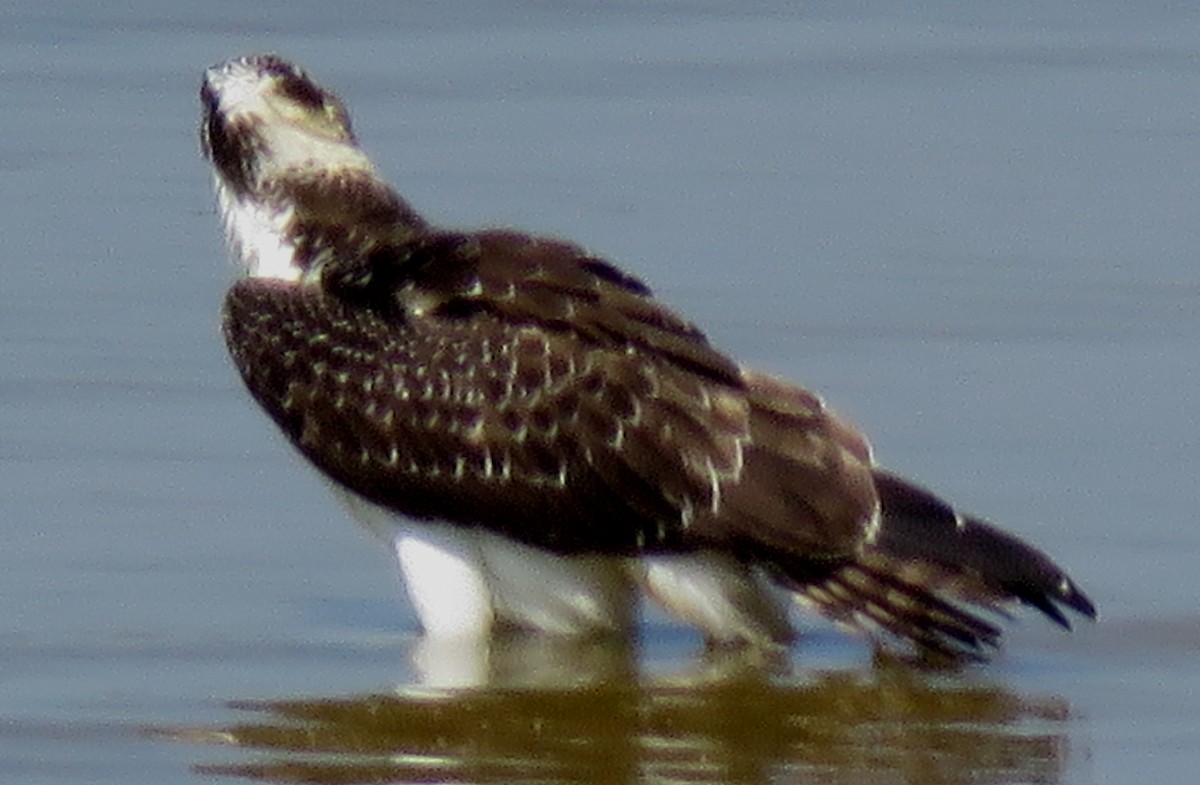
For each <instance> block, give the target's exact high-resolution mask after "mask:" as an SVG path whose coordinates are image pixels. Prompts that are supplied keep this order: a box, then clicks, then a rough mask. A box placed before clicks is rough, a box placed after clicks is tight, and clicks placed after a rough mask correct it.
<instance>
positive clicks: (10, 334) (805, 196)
mask: <svg viewBox="0 0 1200 785" xmlns="http://www.w3.org/2000/svg"><path fill="white" fill-rule="evenodd" d="M0 20H2V21H3V24H0V39H2V40H3V44H4V45H3V47H0V99H2V100H3V104H4V106H5V107H6V120H5V126H4V127H5V133H4V134H2V135H0V170H2V172H3V175H4V176H3V177H0V204H3V206H4V209H3V211H2V213H0V236H3V238H4V241H5V244H4V249H5V259H4V268H3V269H4V274H5V277H4V286H3V288H0V330H2V332H0V335H2V337H0V498H2V499H3V500H4V501H3V505H2V508H0V510H2V513H0V515H2V517H0V521H2V522H3V525H4V526H5V534H6V537H5V547H4V548H3V549H2V550H0V596H3V597H4V603H3V606H2V608H3V609H2V610H0V620H2V622H3V623H2V624H0V651H2V652H3V654H2V657H3V660H2V662H3V667H2V668H0V778H3V779H5V780H9V781H13V782H22V783H39V782H54V783H61V782H73V781H78V782H100V783H104V782H114V783H116V782H120V783H128V782H142V781H145V782H157V783H173V782H195V781H198V780H201V779H212V778H213V777H217V778H218V779H224V780H225V781H237V780H238V779H244V778H259V779H266V780H271V781H281V782H289V781H372V777H374V778H375V780H378V779H380V778H383V779H396V780H401V781H403V780H410V781H415V780H422V779H430V778H435V779H458V780H459V781H494V782H500V781H521V780H525V781H538V780H539V779H540V780H542V781H549V780H552V779H556V778H561V779H588V778H592V779H597V780H599V779H602V778H603V777H604V775H605V773H606V772H608V773H615V778H616V779H622V778H623V779H626V780H638V779H641V780H651V779H655V778H658V779H668V778H674V779H677V780H680V781H723V780H736V781H744V782H766V781H772V780H779V779H782V780H787V779H812V780H815V781H829V782H864V781H872V780H874V781H881V782H912V783H924V782H961V781H976V782H998V783H999V782H1055V783H1057V782H1064V783H1074V782H1080V783H1082V782H1093V781H1106V782H1122V781H1135V780H1136V781H1140V780H1145V779H1149V778H1153V779H1154V780H1155V781H1156V782H1158V783H1160V784H1161V785H1169V783H1176V782H1178V783H1184V782H1191V781H1192V780H1193V778H1194V772H1195V770H1196V768H1197V766H1198V765H1200V757H1198V753H1197V750H1200V718H1198V716H1197V715H1198V714H1200V712H1198V711H1197V704H1196V701H1195V699H1194V698H1193V697H1192V696H1194V695H1196V694H1200V684H1198V683H1197V682H1198V681H1200V680H1198V679H1197V667H1196V663H1197V661H1198V660H1197V656H1196V655H1197V652H1198V651H1200V616H1198V615H1197V613H1196V608H1197V607H1200V580H1197V578H1196V577H1195V568H1194V565H1195V564H1196V562H1197V556H1198V551H1200V548H1198V544H1200V542H1198V540H1200V534H1198V533H1197V531H1198V530H1197V527H1196V526H1195V525H1194V522H1195V514H1196V513H1195V511H1196V510H1197V509H1200V491H1198V483H1197V482H1196V478H1197V477H1200V459H1198V458H1197V457H1196V456H1197V455H1200V449H1198V447H1200V427H1198V424H1197V415H1196V411H1197V407H1196V405H1195V399H1196V392H1195V391H1196V390H1197V388H1198V382H1200V359H1198V358H1200V355H1198V354H1197V350H1196V346H1197V345H1198V344H1200V341H1198V339H1200V305H1198V302H1200V297H1198V295H1200V273H1198V272H1197V266H1196V262H1195V259H1196V249H1197V247H1200V241H1198V240H1200V238H1197V229H1196V227H1197V225H1198V224H1197V221H1196V214H1197V207H1198V206H1200V190H1198V187H1197V185H1196V184H1197V183H1200V171H1197V169H1198V168H1200V163H1198V162H1200V157H1198V156H1197V155H1196V154H1195V153H1196V149H1197V144H1198V141H1200V136H1198V135H1197V129H1198V128H1200V122H1197V117H1196V110H1195V108H1194V107H1195V106H1196V105H1197V102H1196V96H1195V92H1196V90H1195V85H1196V84H1197V83H1198V80H1197V76H1200V60H1198V59H1197V57H1196V55H1195V53H1196V52H1197V51H1200V20H1198V19H1197V17H1196V15H1195V14H1193V13H1192V12H1191V11H1189V10H1188V9H1186V8H1184V7H1182V6H1172V7H1167V6H1164V7H1161V8H1155V9H1143V8H1140V7H1139V8H1136V9H1135V8H1133V7H1130V6H1128V5H1127V4H1118V3H1101V4H1093V5H1092V6H1089V8H1088V9H1086V12H1081V11H1079V10H1078V9H1072V10H1070V11H1066V10H1063V11H1059V10H1055V9H1047V8H1044V7H1043V4H1038V3H1023V2H1018V3H1006V4H1004V5H1003V6H988V7H986V8H980V9H971V8H963V7H962V4H958V3H940V4H939V3H902V4H899V5H898V4H895V3H866V4H861V3H860V4H856V5H853V6H847V5H845V4H842V3H808V4H803V5H801V6H796V5H795V4H791V3H783V2H777V1H776V2H773V1H771V0H763V2H750V3H724V2H715V1H714V2H685V3H681V2H648V3H628V4H621V3H614V4H587V3H562V4H546V3H536V2H499V3H468V2H447V3H420V2H413V3H405V4H400V5H394V4H390V3H378V4H375V3H358V4H354V5H353V6H350V7H347V8H341V7H338V8H334V7H333V6H330V5H329V4H324V5H317V4H314V5H312V6H311V7H309V6H306V5H304V4H300V5H297V4H295V3H287V4H284V3H262V4H256V5H254V6H253V7H250V8H245V7H243V4H240V3H224V2H212V3H206V4H202V5H197V6H195V7H194V8H192V9H190V10H185V11H180V10H177V9H174V8H172V7H170V6H168V5H166V4H155V3H151V2H144V3H134V4H125V5H122V6H106V7H104V8H99V7H97V8H86V9H84V8H81V7H78V6H77V5H76V4H70V3H58V2H42V3H36V4H34V3H29V4H15V5H10V6H9V7H7V8H6V9H5V10H4V11H0ZM265 50H274V51H278V52H280V53H282V54H285V55H286V56H289V57H292V58H294V59H296V60H298V61H300V62H302V63H304V64H305V65H306V66H307V67H308V68H309V69H310V70H311V71H313V72H314V73H315V74H317V75H318V76H319V77H320V78H322V80H323V81H325V82H326V83H328V84H331V85H333V86H335V87H337V88H338V89H339V90H340V92H342V94H343V95H344V96H345V98H346V99H347V101H348V103H349V105H350V106H351V108H352V110H354V112H355V118H356V128H357V130H358V132H359V135H360V137H361V138H362V140H363V141H364V143H365V145H366V146H367V147H368V149H369V150H370V151H371V152H372V153H373V154H375V156H376V157H377V159H378V160H379V162H380V165H381V166H382V168H383V169H384V170H385V172H387V174H388V176H389V177H390V178H391V179H393V180H394V181H395V183H396V184H397V185H398V187H399V188H400V189H401V190H402V191H403V192H404V193H405V194H406V195H407V196H408V197H409V198H410V199H411V200H412V201H413V202H414V204H415V205H416V206H418V207H419V208H420V209H422V210H423V211H425V212H426V213H427V214H428V215H429V216H430V217H431V218H433V219H434V220H436V221H439V222H443V223H448V224H454V225H478V224H485V223H486V224H501V225H514V226H521V227H525V228H530V229H535V230H539V231H544V232H548V233H552V234H557V235H562V236H567V237H571V238H574V239H576V240H579V241H581V242H583V243H585V244H586V245H588V247H589V248H591V249H593V250H595V251H596V252H598V253H602V254H604V255H606V256H608V257H610V258H612V259H613V260H615V261H618V262H619V263H621V264H622V265H624V266H626V267H628V268H630V269H632V270H635V271H636V272H638V273H639V274H640V275H643V276H644V277H645V278H646V279H647V280H648V281H649V282H650V283H651V284H652V285H653V286H654V287H655V288H656V290H657V291H658V292H659V294H660V295H661V296H663V297H664V298H666V299H667V300H668V301H670V302H671V303H673V304H675V305H676V306H678V307H679V308H680V309H681V310H683V311H685V312H686V313H688V314H689V315H690V316H691V317H692V318H694V319H695V320H696V321H697V322H698V323H700V324H702V325H704V326H705V327H706V329H707V330H708V331H709V332H710V334H711V336H712V337H713V339H714V341H716V342H717V343H718V344H719V345H721V346H722V347H725V348H727V349H728V350H729V351H730V352H731V353H733V354H735V355H736V356H738V357H740V358H742V359H744V360H746V361H749V362H753V363H755V364H757V365H759V366H762V367H765V368H768V369H770V370H773V371H776V372H779V373H782V374H784V375H787V376H789V377H792V378H795V379H798V380H802V381H804V382H806V383H807V384H809V385H811V386H812V387H814V388H815V389H818V390H820V391H821V392H822V393H823V394H825V395H826V396H827V398H828V399H829V400H831V401H832V402H833V403H834V404H835V406H836V407H837V408H838V409H839V410H840V411H842V412H844V413H845V414H846V415H847V416H849V417H850V418H851V419H852V420H854V421H855V422H857V423H859V424H860V425H862V426H863V427H864V429H865V430H866V431H867V432H868V433H869V434H871V435H872V437H873V439H874V441H875V443H876V447H877V451H878V454H879V456H880V458H881V460H883V461H884V462H885V463H887V464H888V465H889V466H891V467H893V468H895V469H897V470H899V471H901V472H902V473H906V474H909V475H912V476H914V477H917V478H919V479H920V480H921V481H923V482H924V483H926V484H928V485H931V486H933V487H935V488H937V489H939V490H940V491H942V492H944V493H945V494H946V495H947V496H949V497H951V498H953V499H955V500H956V501H958V502H959V503H960V504H962V505H963V506H964V507H966V508H968V509H971V510H973V511H977V512H979V513H981V514H983V515H985V516H987V517H989V518H991V519H993V520H996V521H998V522H1002V523H1003V524H1004V525H1005V526H1007V527H1008V528H1010V529H1012V530H1014V531H1016V532H1018V533H1020V534H1022V535H1024V536H1026V537H1028V538H1030V539H1032V540H1033V541H1035V542H1037V543H1038V544H1040V545H1042V546H1044V547H1045V548H1047V550H1049V551H1050V552H1052V553H1053V554H1054V555H1055V556H1056V557H1057V558H1058V559H1059V560H1061V562H1062V563H1063V564H1065V565H1067V566H1068V567H1069V568H1071V570H1072V572H1073V573H1074V574H1075V576H1076V577H1077V578H1078V579H1079V580H1080V582H1081V583H1082V584H1083V585H1084V586H1085V587H1086V588H1087V589H1088V591H1089V592H1090V593H1091V594H1092V596H1093V598H1094V599H1095V600H1096V601H1097V603H1098V604H1099V606H1100V608H1101V612H1102V615H1103V621H1102V623H1101V624H1100V625H1096V626H1091V625H1084V626H1083V627H1082V628H1081V629H1080V630H1078V631H1077V633H1076V634H1075V635H1073V636H1070V637H1066V636H1063V635H1060V634H1059V633H1057V631H1055V630H1053V629H1051V628H1050V626H1049V625H1047V624H1043V623H1042V622H1041V621H1040V620H1037V619H1033V618H1028V619H1026V620H1025V621H1024V622H1023V623H1021V624H1020V625H1018V627H1017V628H1016V629H1015V630H1014V632H1013V634H1012V635H1011V636H1010V641H1009V646H1008V648H1007V649H1006V651H1005V652H1004V653H1003V654H1002V655H1001V656H1000V657H999V658H998V659H997V660H996V661H995V662H993V663H991V664H989V665H987V666H983V667H979V668H969V669H967V670H966V671H964V672H961V673H924V672H915V671H912V670H911V669H905V668H896V667H893V666H881V665H877V664H874V663H872V662H871V660H870V657H869V655H868V653H867V652H866V651H865V649H864V648H863V647H862V646H861V645H860V644H859V643H857V642H855V641H853V640H851V639H849V638H845V637H843V636H841V635H839V634H838V633H836V632H834V631H831V630H828V629H826V628H824V627H820V626H816V627H815V628H814V630H813V633H812V634H811V635H809V636H808V637H806V638H804V639H803V640H801V642H800V643H798V644H797V647H796V649H795V651H793V652H792V653H791V657H790V658H789V662H788V663H787V667H785V668H783V669H774V670H768V671H765V672H764V671H762V670H759V669H755V668H749V669H747V667H746V666H745V663H735V664H734V665H732V666H730V665H728V664H721V665H720V666H719V667H717V666H713V665H712V664H711V663H708V662H707V661H706V660H705V659H704V658H703V657H702V656H701V655H700V654H699V653H698V650H697V641H696V639H695V637H694V636H692V635H691V634H689V633H688V632H686V631H683V630H680V629H679V628H677V627H673V626H671V625H669V624H666V623H664V622H663V621H662V620H661V619H660V618H659V617H657V616H653V617H652V618H651V620H650V623H649V625H648V627H647V629H646V632H645V638H646V640H645V641H644V643H645V645H644V647H643V650H642V653H641V654H640V655H637V656H636V657H635V656H634V655H633V654H632V653H628V652H626V653H624V654H619V655H617V656H615V662H610V661H609V659H611V658H609V659H606V657H605V656H604V655H602V654H596V655H593V656H596V657H598V658H599V659H600V660H601V663H600V664H599V665H596V666H595V667H593V666H592V665H590V664H588V663H589V661H590V657H586V656H583V655H574V656H575V659H571V658H565V657H564V656H553V657H549V658H547V659H538V658H532V659H531V662H533V663H534V664H535V667H533V668H532V669H524V670H525V671H530V670H532V673H533V674H534V676H537V677H539V678H526V677H527V676H528V673H526V677H522V678H516V679H514V678H511V676H512V674H511V669H510V668H509V667H508V666H504V665H503V660H504V658H503V657H501V658H500V659H499V660H492V659H489V660H488V663H487V665H488V667H489V668H491V667H493V666H494V667H495V668H496V674H497V675H496V678H495V679H493V680H492V682H491V683H492V686H491V687H490V688H488V689H486V690H483V691H475V692H468V693H445V694H436V695H431V694H429V693H427V692H422V691H420V690H419V689H417V687H419V681H420V671H419V669H418V668H416V667H414V665H413V664H412V663H413V660H412V655H413V654H414V653H418V654H419V647H417V644H416V643H415V635H414V622H413V619H412V616H411V614H410V613H409V612H408V611H407V610H406V609H405V608H404V607H403V605H402V604H400V603H398V602H396V601H395V599H394V598H395V597H396V596H397V592H396V591H395V586H394V584H393V579H392V578H391V576H390V574H389V568H388V565H387V562H386V559H385V558H384V555H383V554H381V553H378V552H376V551H375V550H374V549H373V546H372V545H371V544H370V543H369V542H368V541H367V538H366V537H365V536H363V535H361V534H360V533H358V532H356V531H355V529H354V528H353V527H352V525H351V524H349V523H347V522H346V521H345V520H344V518H343V515H342V513H341V512H340V511H339V510H338V509H337V507H336V506H335V505H334V503H333V502H332V501H331V500H330V499H328V498H327V496H326V493H325V491H324V489H323V487H322V484H321V482H320V481H319V480H318V479H317V478H316V476H315V474H314V473H313V472H312V471H310V470H309V469H307V468H306V467H304V466H303V465H302V464H301V463H300V461H299V460H298V459H296V458H295V457H293V456H292V455H291V454H290V453H289V451H288V449H287V448H286V446H285V445H284V444H283V443H282V440H281V439H280V438H279V437H278V436H277V435H276V434H275V433H274V431H273V429H272V427H271V426H270V425H269V423H267V422H266V418H265V417H263V416H262V415H261V414H260V413H259V412H258V411H256V410H255V408H254V407H253V406H252V405H251V404H250V403H249V401H248V400H247V398H246V396H245V395H244V394H243V392H242V391H241V390H240V388H239V385H238V382H237V380H236V378H235V376H234V373H233V371H232V369H231V368H230V367H229V364H228V362H227V361H226V359H225V357H224V352H223V349H222V347H221V345H220V342H219V338H218V335H217V325H216V312H217V309H218V306H219V303H220V298H221V294H222V292H223V290H224V287H225V286H226V285H227V283H228V281H229V280H230V278H231V276H232V270H231V268H230V267H229V265H228V264H227V263H226V262H224V261H223V258H224V257H223V250H222V248H221V243H220V239H219V237H218V230H217V222H216V219H215V216H214V214H213V209H212V206H211V199H210V196H209V192H208V182H207V178H208V175H207V172H206V170H205V165H204V164H203V162H202V161H201V160H200V158H199V154H198V143H197V139H196V132H195V126H196V122H197V118H198V104H197V101H196V90H197V87H198V83H199V76H200V72H201V70H202V69H203V68H204V67H205V66H206V65H208V64H210V63H213V62H216V61H218V60H221V59H224V58H226V57H229V56H231V55H235V54H243V53H248V52H255V51H265ZM490 656H491V655H489V657H490ZM631 658H632V659H631ZM564 661H567V662H578V663H580V664H581V666H583V667H582V670H581V669H580V668H570V667H567V668H565V673H560V672H556V671H555V670H554V669H555V668H559V669H563V662H564ZM517 671H518V672H520V671H522V669H521V668H517ZM548 672H551V673H552V675H553V676H554V677H553V678H550V677H548V676H547V673H548ZM540 677H545V678H544V679H542V678H540ZM540 681H544V682H547V683H549V685H548V684H547V683H538V682H540ZM376 717H379V718H381V719H380V720H379V722H378V723H376V722H375V720H374V718H376ZM601 719H603V721H601ZM431 728H435V729H437V730H438V735H437V736H436V737H434V736H432V735H430V734H431V733H432V730H430V729H431ZM348 745H349V747H350V748H348ZM354 745H359V747H354ZM535 749H536V750H537V752H536V753H535V752H534V750H535ZM350 753H353V754H350ZM606 766H607V767H608V768H605V767H606ZM376 775H377V776H376ZM339 778H340V779H339ZM610 779H611V778H610Z"/></svg>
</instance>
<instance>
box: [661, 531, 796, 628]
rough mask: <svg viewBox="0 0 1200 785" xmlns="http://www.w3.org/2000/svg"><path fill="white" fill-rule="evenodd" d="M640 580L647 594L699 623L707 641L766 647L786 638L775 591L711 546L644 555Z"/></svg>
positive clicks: (784, 617)
mask: <svg viewBox="0 0 1200 785" xmlns="http://www.w3.org/2000/svg"><path fill="white" fill-rule="evenodd" d="M641 580H642V584H643V586H644V587H645V589H646V591H647V593H649V594H650V595H651V596H652V597H654V598H655V599H656V600H658V601H659V602H660V603H661V604H662V605H663V607H665V608H666V609H667V610H668V611H670V612H671V613H673V614H675V615H676V616H678V617H679V618H681V619H683V620H684V621H686V622H688V623H689V624H693V625H695V626H697V627H699V628H700V630H701V631H702V632H703V633H704V636H705V638H706V639H707V640H708V641H709V642H710V643H717V644H730V643H750V644H753V645H755V646H770V645H779V644H782V643H785V642H787V641H788V640H790V639H791V637H792V627H791V624H790V622H789V621H788V618H787V605H786V603H784V602H783V600H782V597H781V592H780V591H779V590H776V589H775V587H774V586H772V585H769V584H768V583H767V581H766V579H765V578H764V577H763V576H762V575H760V574H759V573H757V572H756V571H754V570H752V569H750V568H748V567H747V566H746V565H744V564H742V563H741V562H739V561H737V560H736V559H734V558H733V557H731V556H727V555H725V554H721V553H716V552H714V551H700V552H696V553H689V554H685V555H672V556H648V557H645V558H644V559H643V560H642V572H641Z"/></svg>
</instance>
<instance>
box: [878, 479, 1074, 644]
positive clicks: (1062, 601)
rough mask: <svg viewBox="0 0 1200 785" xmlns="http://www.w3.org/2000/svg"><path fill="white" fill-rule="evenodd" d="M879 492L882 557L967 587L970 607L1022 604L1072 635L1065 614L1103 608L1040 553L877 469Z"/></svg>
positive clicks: (964, 587) (927, 493)
mask: <svg viewBox="0 0 1200 785" xmlns="http://www.w3.org/2000/svg"><path fill="white" fill-rule="evenodd" d="M875 487H876V490H877V492H878V493H879V499H880V504H881V512H882V515H881V518H882V520H881V525H880V529H879V533H878V536H877V537H876V539H875V542H874V543H873V547H874V548H875V549H876V550H878V551H880V552H881V553H884V554H887V555H888V556H890V557H892V558H894V559H899V560H902V561H907V562H910V563H914V564H923V565H928V566H930V567H937V568H940V570H941V571H943V572H944V573H945V574H946V575H947V576H948V577H950V578H951V579H953V580H956V581H957V582H958V583H960V584H961V585H962V587H963V588H962V589H961V590H960V591H959V592H958V593H960V596H964V598H965V599H967V600H968V601H969V602H973V603H976V604H979V603H986V604H989V605H994V606H995V605H999V604H1001V603H1004V602H1008V601H1012V600H1018V601H1020V602H1023V603H1025V604H1026V605H1031V606H1033V607H1035V608H1037V609H1038V610H1040V611H1041V612H1042V613H1044V614H1045V615H1046V616H1047V617H1049V618H1050V619H1052V620H1053V621H1054V622H1055V623H1057V624H1059V625H1060V626H1062V627H1064V628H1066V629H1070V627H1071V622H1070V620H1069V619H1068V618H1067V616H1066V615H1065V614H1064V613H1063V612H1062V607H1066V608H1070V609H1072V610H1074V611H1076V612H1077V613H1079V614H1080V615H1082V616H1085V617H1087V618H1089V619H1094V618H1095V617H1096V606H1095V605H1093V604H1092V601H1091V600H1090V599H1088V597H1087V595H1085V594H1084V593H1083V591H1081V590H1080V589H1079V587H1078V586H1077V585H1076V584H1075V582H1074V581H1072V580H1071V578H1070V577H1069V576H1068V575H1067V574H1066V572H1064V571H1063V569H1062V568H1061V567H1059V566H1058V565H1057V564H1055V563H1054V562H1053V561H1051V560H1050V559H1049V557H1047V556H1046V555H1045V554H1044V553H1042V552H1041V551H1039V550H1037V549H1036V548H1034V547H1033V546H1031V545H1029V544H1027V543H1025V542H1023V541H1022V540H1020V539H1018V538H1017V537H1014V536H1013V535H1011V534H1008V533H1006V532H1003V531H1001V530H999V529H997V528H996V527H994V526H991V525H989V524H987V523H984V522H983V521H981V520H979V519H977V518H970V517H965V516H962V515H959V514H958V513H957V512H956V511H955V510H954V509H953V508H952V507H950V506H949V505H948V504H946V503H945V502H944V501H942V500H941V499H939V498H937V497H936V496H934V495H933V494H931V493H929V492H928V491H926V490H924V489H922V488H919V487H917V486H915V485H912V484H911V483H909V482H907V481H905V480H902V479H900V478H899V477H896V476H895V475H892V474H888V473H886V472H883V471H879V470H876V471H875ZM967 586H969V587H970V588H969V589H968V588H966V587H967ZM1060 606H1061V607H1060Z"/></svg>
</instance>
